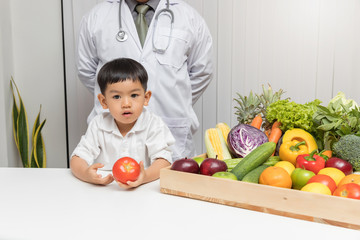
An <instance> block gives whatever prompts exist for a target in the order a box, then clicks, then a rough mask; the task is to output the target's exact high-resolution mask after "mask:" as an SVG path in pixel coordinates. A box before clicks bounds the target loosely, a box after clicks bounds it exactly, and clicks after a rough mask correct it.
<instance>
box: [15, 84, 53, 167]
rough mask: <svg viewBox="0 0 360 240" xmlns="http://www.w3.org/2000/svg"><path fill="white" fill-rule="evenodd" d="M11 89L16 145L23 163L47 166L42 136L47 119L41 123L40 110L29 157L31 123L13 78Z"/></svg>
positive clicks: (26, 165) (28, 165)
mask: <svg viewBox="0 0 360 240" xmlns="http://www.w3.org/2000/svg"><path fill="white" fill-rule="evenodd" d="M10 85H11V91H12V95H13V109H12V120H13V134H14V140H15V144H16V147H17V149H18V151H19V155H20V158H21V161H22V164H23V166H24V167H25V168H28V167H41V168H42V167H46V153H45V147H44V141H43V138H42V136H41V129H42V128H43V127H44V125H45V122H46V120H44V121H43V122H42V123H41V124H40V111H41V107H40V111H39V114H38V116H37V118H36V120H35V123H34V127H33V131H32V137H31V139H32V146H33V147H32V151H31V157H30V158H29V149H30V140H29V124H28V118H27V113H26V109H25V106H24V103H23V100H22V98H21V96H20V92H19V89H18V87H17V85H16V83H15V81H14V79H13V78H11V80H10ZM14 86H15V88H16V93H17V96H18V99H19V105H18V104H17V101H16V95H15V91H14Z"/></svg>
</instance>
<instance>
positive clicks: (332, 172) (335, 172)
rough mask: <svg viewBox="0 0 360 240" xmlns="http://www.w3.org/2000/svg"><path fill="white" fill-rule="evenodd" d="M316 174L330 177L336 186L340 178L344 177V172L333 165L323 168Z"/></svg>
mask: <svg viewBox="0 0 360 240" xmlns="http://www.w3.org/2000/svg"><path fill="white" fill-rule="evenodd" d="M318 174H324V175H328V176H330V177H331V178H332V179H334V181H335V183H336V186H338V185H339V182H340V181H341V179H343V178H344V177H345V173H343V172H342V171H341V170H339V169H337V168H333V167H326V168H323V169H321V170H320V171H319V172H318Z"/></svg>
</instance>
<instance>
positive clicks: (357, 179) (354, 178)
mask: <svg viewBox="0 0 360 240" xmlns="http://www.w3.org/2000/svg"><path fill="white" fill-rule="evenodd" d="M346 183H356V184H359V185H360V175H359V174H355V173H353V174H349V175H347V176H345V177H343V179H341V181H340V182H339V185H338V187H340V186H341V185H344V184H346Z"/></svg>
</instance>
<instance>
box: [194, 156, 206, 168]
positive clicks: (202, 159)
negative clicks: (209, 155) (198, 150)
mask: <svg viewBox="0 0 360 240" xmlns="http://www.w3.org/2000/svg"><path fill="white" fill-rule="evenodd" d="M193 159H194V160H195V161H196V162H197V163H198V164H199V166H200V165H201V163H202V162H203V161H204V160H205V158H203V157H194V158H193Z"/></svg>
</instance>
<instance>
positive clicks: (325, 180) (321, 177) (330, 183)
mask: <svg viewBox="0 0 360 240" xmlns="http://www.w3.org/2000/svg"><path fill="white" fill-rule="evenodd" d="M312 182H318V183H322V184H324V185H326V186H327V187H328V188H329V189H330V191H331V194H333V193H334V191H335V189H336V182H335V181H334V179H332V178H331V177H330V176H328V175H325V174H318V175H315V176H312V177H311V178H310V179H309V181H308V182H307V183H308V184H309V183H312Z"/></svg>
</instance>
